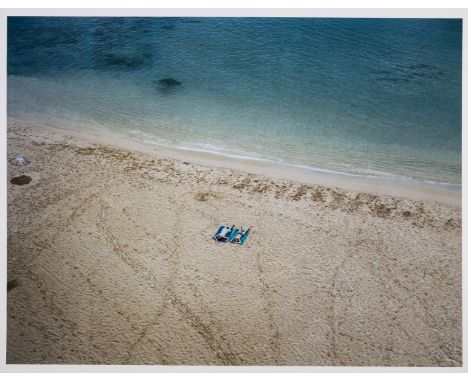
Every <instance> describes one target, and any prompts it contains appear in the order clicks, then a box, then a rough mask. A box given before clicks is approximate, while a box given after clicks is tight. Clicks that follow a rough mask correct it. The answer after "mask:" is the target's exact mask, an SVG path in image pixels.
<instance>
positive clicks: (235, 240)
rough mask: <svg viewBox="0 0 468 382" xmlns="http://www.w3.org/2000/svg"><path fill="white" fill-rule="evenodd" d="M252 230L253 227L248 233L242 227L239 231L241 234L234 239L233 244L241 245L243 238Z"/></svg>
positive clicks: (238, 233)
mask: <svg viewBox="0 0 468 382" xmlns="http://www.w3.org/2000/svg"><path fill="white" fill-rule="evenodd" d="M250 228H252V227H249V229H248V230H247V231H244V230H243V229H242V227H241V229H240V230H239V232H237V234H236V236H235V237H234V239H232V240H231V242H232V243H240V241H241V239H242V236H244V235H245V234H246V233H247V232H249V231H250Z"/></svg>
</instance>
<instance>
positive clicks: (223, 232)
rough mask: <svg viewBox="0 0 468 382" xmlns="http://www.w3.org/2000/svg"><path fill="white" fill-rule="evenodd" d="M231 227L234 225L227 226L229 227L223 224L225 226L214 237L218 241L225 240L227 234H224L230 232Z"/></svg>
mask: <svg viewBox="0 0 468 382" xmlns="http://www.w3.org/2000/svg"><path fill="white" fill-rule="evenodd" d="M233 227H234V226H232V227H230V228H229V227H226V226H225V227H224V228H223V229H222V230H221V232H220V233H219V234H218V235H216V236H215V239H216V240H218V241H224V240H227V236H226V235H227V234H228V233H230V232H231V230H232V228H233Z"/></svg>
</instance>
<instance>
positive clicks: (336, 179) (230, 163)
mask: <svg viewBox="0 0 468 382" xmlns="http://www.w3.org/2000/svg"><path fill="white" fill-rule="evenodd" d="M10 124H17V125H20V126H22V125H28V126H31V127H34V128H39V129H44V130H48V131H49V132H55V133H56V134H58V135H59V136H60V135H61V136H70V137H73V138H75V139H78V140H82V141H84V142H87V143H90V144H93V143H96V144H103V145H110V146H114V147H118V148H121V149H126V150H130V151H137V152H140V153H144V154H147V155H151V156H154V157H157V158H168V159H175V160H178V161H181V162H193V163H194V164H197V165H201V166H205V167H210V168H224V169H231V170H235V171H240V172H244V173H253V174H256V175H261V176H265V177H268V178H272V179H276V180H280V181H293V182H300V183H305V184H309V185H320V186H325V187H333V188H340V189H344V190H350V191H354V192H366V193H373V194H380V195H385V196H390V197H397V198H400V197H401V198H407V199H411V200H415V201H417V200H424V201H429V202H431V201H432V202H439V203H443V204H447V205H450V206H454V207H461V201H462V192H461V185H446V184H443V183H437V182H432V181H418V180H414V179H408V180H403V179H402V178H400V177H395V178H390V177H388V178H387V177H373V176H364V175H357V174H345V173H340V172H339V171H334V170H327V169H317V170H315V169H312V168H301V167H302V166H301V165H294V164H287V163H284V164H282V163H279V162H274V161H272V160H267V159H265V160H263V159H255V158H242V157H235V156H232V155H230V154H222V153H214V152H209V151H203V150H197V149H190V148H178V147H175V146H174V147H168V146H163V145H159V144H157V143H149V142H142V141H137V140H135V139H131V138H130V137H123V136H119V135H118V134H115V132H112V131H102V130H98V129H94V130H93V131H92V132H91V131H83V130H81V131H79V130H78V131H77V130H72V129H71V128H66V127H64V128H58V127H55V126H48V125H45V124H35V123H34V122H31V121H29V120H22V119H17V118H11V117H9V118H8V125H10ZM107 132H108V133H110V134H112V135H104V134H106V133H107ZM303 167H307V166H303Z"/></svg>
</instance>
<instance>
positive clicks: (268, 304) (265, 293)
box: [256, 252, 281, 365]
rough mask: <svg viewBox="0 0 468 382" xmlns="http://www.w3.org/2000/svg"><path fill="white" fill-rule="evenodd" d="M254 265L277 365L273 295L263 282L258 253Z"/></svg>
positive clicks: (277, 346)
mask: <svg viewBox="0 0 468 382" xmlns="http://www.w3.org/2000/svg"><path fill="white" fill-rule="evenodd" d="M256 265H257V271H258V279H259V281H260V285H261V295H262V299H263V301H264V310H265V313H266V314H267V317H268V326H269V329H270V332H271V340H270V346H271V350H272V352H273V354H274V363H275V365H277V364H278V362H279V357H280V354H281V349H280V333H279V328H278V326H277V325H276V324H275V316H274V313H273V294H272V292H271V287H270V286H269V285H268V284H267V282H266V281H265V270H264V268H263V265H262V261H261V256H260V252H257V254H256Z"/></svg>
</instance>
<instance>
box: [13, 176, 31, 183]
mask: <svg viewBox="0 0 468 382" xmlns="http://www.w3.org/2000/svg"><path fill="white" fill-rule="evenodd" d="M29 182H31V177H29V176H27V175H21V176H15V177H14V178H12V179H11V180H10V183H11V184H16V185H18V186H22V185H24V184H28V183H29Z"/></svg>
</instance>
